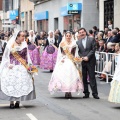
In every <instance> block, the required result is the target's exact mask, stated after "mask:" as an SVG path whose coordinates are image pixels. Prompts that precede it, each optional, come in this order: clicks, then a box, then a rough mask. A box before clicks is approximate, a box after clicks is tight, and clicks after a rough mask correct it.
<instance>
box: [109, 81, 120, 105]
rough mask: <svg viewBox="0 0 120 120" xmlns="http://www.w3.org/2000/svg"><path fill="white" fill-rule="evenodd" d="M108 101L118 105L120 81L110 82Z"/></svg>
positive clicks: (119, 100)
mask: <svg viewBox="0 0 120 120" xmlns="http://www.w3.org/2000/svg"><path fill="white" fill-rule="evenodd" d="M108 101H110V102H113V103H120V81H117V80H114V81H112V84H111V89H110V93H109V97H108Z"/></svg>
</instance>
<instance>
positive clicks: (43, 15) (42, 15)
mask: <svg viewBox="0 0 120 120" xmlns="http://www.w3.org/2000/svg"><path fill="white" fill-rule="evenodd" d="M34 19H35V20H44V19H48V11H44V12H39V13H35V15H34Z"/></svg>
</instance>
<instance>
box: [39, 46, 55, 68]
mask: <svg viewBox="0 0 120 120" xmlns="http://www.w3.org/2000/svg"><path fill="white" fill-rule="evenodd" d="M56 59H57V50H56V49H55V51H54V52H53V53H52V54H49V53H48V52H47V47H46V48H45V50H44V51H43V53H42V56H41V62H40V68H41V69H44V70H53V69H54V67H55V64H56Z"/></svg>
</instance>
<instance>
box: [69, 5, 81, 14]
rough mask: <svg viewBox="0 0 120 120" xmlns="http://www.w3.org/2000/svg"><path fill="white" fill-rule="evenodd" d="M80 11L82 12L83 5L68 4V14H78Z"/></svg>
mask: <svg viewBox="0 0 120 120" xmlns="http://www.w3.org/2000/svg"><path fill="white" fill-rule="evenodd" d="M80 10H82V4H81V3H68V4H67V11H68V14H78V13H79V11H80Z"/></svg>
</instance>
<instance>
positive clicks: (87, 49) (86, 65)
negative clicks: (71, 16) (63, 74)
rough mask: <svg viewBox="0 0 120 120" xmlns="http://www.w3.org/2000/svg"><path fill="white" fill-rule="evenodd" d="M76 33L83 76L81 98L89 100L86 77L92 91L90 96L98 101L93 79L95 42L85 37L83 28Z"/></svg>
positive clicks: (94, 79) (85, 33)
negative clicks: (88, 79)
mask: <svg viewBox="0 0 120 120" xmlns="http://www.w3.org/2000/svg"><path fill="white" fill-rule="evenodd" d="M78 33H79V34H80V36H81V39H80V40H78V41H77V45H78V48H79V50H78V54H79V56H80V57H82V58H83V61H82V75H83V84H84V92H83V93H84V94H85V96H83V98H89V94H90V92H89V89H88V82H87V75H89V78H90V86H91V89H92V95H93V97H94V98H95V99H99V97H98V91H97V84H96V78H95V65H96V58H95V40H94V38H92V37H89V36H87V32H86V30H85V28H80V29H79V30H78Z"/></svg>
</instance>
